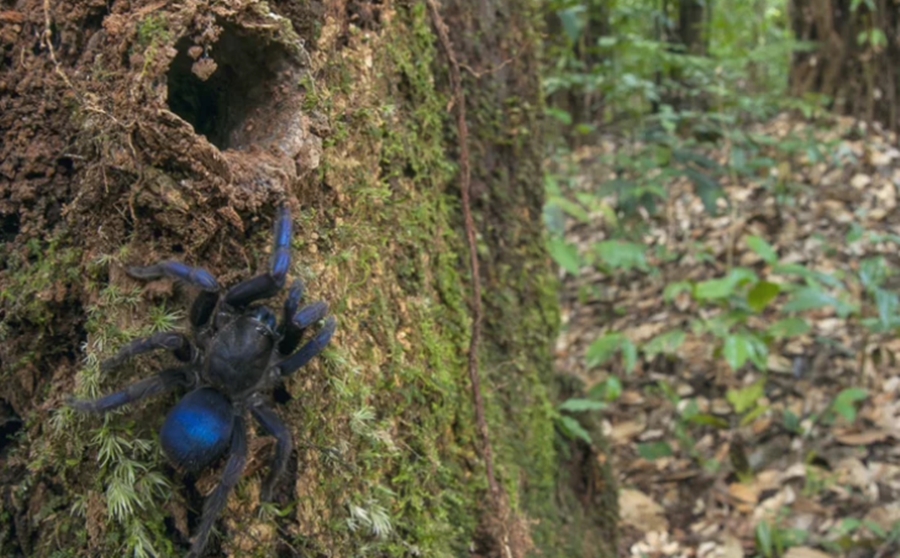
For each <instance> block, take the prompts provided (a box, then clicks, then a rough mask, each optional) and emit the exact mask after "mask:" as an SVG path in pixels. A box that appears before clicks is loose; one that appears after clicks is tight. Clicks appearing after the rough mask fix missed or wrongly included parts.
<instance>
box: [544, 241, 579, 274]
mask: <svg viewBox="0 0 900 558" xmlns="http://www.w3.org/2000/svg"><path fill="white" fill-rule="evenodd" d="M547 249H548V250H549V251H550V256H551V257H552V258H553V260H554V261H555V262H556V263H558V264H559V265H560V267H562V268H563V269H565V270H566V271H568V272H569V273H571V274H572V275H578V270H579V269H580V268H581V256H579V255H578V248H576V247H575V246H573V245H572V244H569V243H568V242H566V241H565V240H564V239H562V238H560V237H552V238H551V239H550V240H549V241H548V242H547Z"/></svg>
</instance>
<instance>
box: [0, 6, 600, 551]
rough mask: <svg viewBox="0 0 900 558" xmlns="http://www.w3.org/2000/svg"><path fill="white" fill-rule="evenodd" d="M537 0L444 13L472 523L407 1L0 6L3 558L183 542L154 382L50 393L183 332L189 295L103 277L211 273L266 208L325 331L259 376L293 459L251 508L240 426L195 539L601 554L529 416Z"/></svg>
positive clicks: (265, 229) (434, 88)
mask: <svg viewBox="0 0 900 558" xmlns="http://www.w3.org/2000/svg"><path fill="white" fill-rule="evenodd" d="M535 10H536V3H535V2H533V1H531V0H492V1H489V2H479V3H471V2H463V1H462V0H454V1H448V2H446V3H445V4H444V6H443V8H442V13H443V15H444V18H445V19H446V20H447V22H448V24H449V25H450V29H451V39H452V40H453V43H454V47H455V50H456V52H457V56H458V57H459V59H460V62H461V63H463V64H464V67H465V68H467V71H466V72H464V75H463V82H464V86H465V88H466V95H467V109H468V114H469V128H470V134H471V135H470V138H469V140H470V142H471V143H470V148H471V150H472V161H473V192H472V194H473V198H474V205H475V207H474V209H475V210H476V226H477V228H478V231H479V258H480V261H481V266H482V267H481V281H482V285H483V298H482V302H483V306H484V309H485V317H484V324H483V326H484V327H483V340H482V344H481V355H480V356H481V378H482V388H483V390H484V396H485V403H486V411H487V416H488V423H489V426H490V431H491V439H492V444H493V448H494V459H495V461H494V467H495V470H496V474H497V477H498V480H499V482H500V484H501V489H502V490H503V492H504V494H505V495H506V496H507V500H508V505H509V509H508V510H506V512H507V513H506V514H505V515H504V516H503V517H494V515H495V514H496V511H497V510H494V509H491V508H489V507H486V506H484V505H483V502H484V500H485V495H486V493H487V482H486V477H485V474H484V463H483V461H482V460H481V459H480V456H479V454H478V438H477V432H476V429H475V424H474V419H473V417H474V412H473V408H472V403H471V397H470V394H469V385H468V379H467V375H466V347H467V346H468V341H469V332H470V310H469V304H468V300H469V298H468V297H469V296H470V295H469V293H470V292H471V290H470V284H471V280H472V278H471V277H470V276H469V273H468V272H467V269H468V266H467V263H466V262H467V258H466V252H465V250H466V247H465V242H464V232H463V227H462V218H461V211H460V207H459V203H460V202H459V192H458V191H457V186H456V184H457V183H456V181H455V171H456V168H455V160H456V156H457V153H458V138H457V137H456V136H455V128H454V127H453V126H452V118H451V115H450V114H449V113H448V100H449V98H450V97H449V94H448V82H447V71H446V60H443V59H442V58H441V56H440V55H439V53H438V51H437V50H436V46H435V35H434V32H433V27H432V25H431V20H430V18H429V17H428V12H427V10H426V8H425V3H424V2H392V1H388V0H385V1H362V0H330V1H323V2H318V1H307V2H293V1H288V0H279V1H273V2H270V3H268V4H267V3H263V2H256V1H252V0H238V1H229V2H225V1H200V0H185V1H183V2H179V3H173V2H165V1H141V0H136V1H131V2H128V1H120V0H115V1H112V2H107V1H106V0H99V1H95V0H64V1H61V2H53V3H45V2H42V1H35V0H30V1H29V0H24V1H20V2H8V1H4V2H3V3H0V242H2V244H0V251H2V253H0V261H2V263H0V318H2V323H0V378H2V382H0V435H2V437H0V461H2V467H0V498H2V501H3V504H2V509H3V513H2V514H0V555H3V556H38V557H43V556H98V555H104V556H114V555H125V554H134V555H138V556H140V555H147V556H151V555H157V556H175V555H179V554H182V553H183V552H184V551H185V550H186V548H187V546H188V538H189V536H190V534H191V533H192V532H193V530H194V529H195V527H196V523H197V520H198V512H199V510H200V509H201V506H202V501H203V495H204V494H206V493H207V492H208V491H209V490H210V489H211V488H212V487H213V486H214V485H215V483H216V482H217V479H218V474H219V471H218V470H213V471H210V472H208V473H206V474H204V475H201V476H200V477H199V478H190V477H188V476H185V475H183V474H181V473H179V472H178V471H175V470H173V469H172V468H171V466H169V465H168V464H167V463H166V462H165V461H164V460H163V458H162V456H161V453H160V451H159V449H158V443H157V440H156V430H157V429H158V427H159V425H160V424H161V423H162V419H163V416H164V415H165V413H166V412H167V410H168V409H169V408H170V407H171V406H172V405H173V404H174V402H175V401H176V400H177V397H178V395H179V394H171V395H167V396H163V397H160V398H158V399H155V400H152V401H149V402H146V403H142V404H139V405H135V406H132V407H129V408H126V409H124V410H123V411H121V412H117V413H114V414H112V415H109V416H107V417H105V418H100V417H84V416H80V415H76V414H73V413H72V412H71V411H70V410H68V409H66V408H64V407H63V406H62V402H63V401H64V399H65V397H66V396H67V395H69V394H71V393H78V394H79V395H81V396H88V395H94V394H96V393H106V392H109V391H112V390H114V389H117V388H119V387H121V386H124V385H125V384H127V383H129V382H131V381H134V380H136V379H137V378H140V377H144V376H147V375H149V374H152V373H153V372H154V371H156V370H159V369H160V368H162V367H164V366H166V365H167V364H170V361H169V358H170V357H167V356H164V355H153V356H144V357H140V358H138V359H135V360H134V361H132V362H131V363H130V364H129V365H128V366H125V367H123V368H122V369H120V370H118V371H116V372H115V373H112V374H110V375H103V374H101V373H100V371H99V368H98V362H99V360H101V359H103V358H105V357H108V356H110V355H111V354H112V353H113V352H114V351H115V350H116V348H117V347H119V346H120V345H121V344H123V343H124V342H126V341H127V340H128V339H130V338H133V337H136V336H138V335H142V334H146V333H148V332H150V331H153V330H159V329H168V328H178V327H184V326H185V324H184V310H186V309H187V307H188V304H189V303H190V300H191V298H192V296H193V294H194V293H192V292H190V290H189V289H184V288H182V287H180V286H178V285H173V284H172V283H171V282H170V281H156V282H153V283H150V284H146V285H145V284H140V283H137V282H135V281H133V280H131V279H129V278H128V277H127V276H126V275H125V274H124V271H123V270H124V267H125V266H126V265H131V264H146V263H150V262H152V261H154V260H158V259H165V258H172V257H174V258H178V259H182V260H185V261H187V262H189V263H191V264H194V265H202V266H204V267H206V268H207V269H209V270H210V271H212V272H213V273H215V274H216V275H217V276H218V278H219V280H220V282H221V283H223V284H226V285H230V284H233V283H235V282H236V281H238V280H241V279H243V278H246V277H248V276H249V275H251V274H253V273H256V272H257V270H259V269H261V268H263V267H264V266H265V265H266V263H267V250H268V249H269V243H270V240H269V236H270V226H271V217H272V215H273V214H274V208H275V207H276V206H277V204H279V203H281V202H282V201H286V202H287V203H288V204H289V205H291V207H292V209H293V213H294V216H295V219H294V224H295V230H296V232H295V239H294V241H293V249H294V265H293V268H292V270H291V276H293V277H300V278H303V279H304V280H305V282H306V283H307V285H308V287H309V290H310V296H309V298H310V299H313V298H321V299H325V300H328V301H329V302H330V304H331V308H332V313H334V314H335V315H336V316H337V318H338V323H339V325H338V333H337V335H336V336H335V339H334V340H333V341H332V347H331V348H330V349H329V350H328V351H327V352H326V353H325V355H324V356H322V357H320V358H319V359H317V361H316V362H314V363H313V364H311V365H309V366H307V367H306V368H305V369H303V370H301V371H300V372H298V373H297V374H296V375H295V376H294V377H292V378H290V379H289V380H288V381H287V383H286V387H285V389H284V390H283V391H281V392H279V393H277V394H276V399H277V400H278V401H279V402H280V403H282V404H281V405H279V406H278V412H279V414H280V415H281V417H282V418H283V419H284V420H285V421H286V422H287V424H288V425H289V428H290V429H291V431H292V433H293V435H294V441H295V447H296V449H295V451H294V453H293V455H292V456H291V460H290V465H289V467H288V473H287V475H286V478H285V480H284V481H283V482H282V483H281V484H280V490H279V495H278V497H277V507H278V508H280V509H281V510H282V511H281V513H278V514H276V513H274V510H273V509H272V508H271V507H263V508H262V510H261V511H259V485H260V479H261V478H263V476H264V475H265V474H266V471H267V469H266V467H267V464H268V459H269V458H270V456H271V454H272V451H273V447H272V446H273V441H272V439H270V438H268V437H265V436H262V435H259V434H256V435H255V434H254V433H253V432H251V433H250V439H249V448H250V449H249V456H250V460H249V464H248V472H247V474H246V475H245V477H244V479H243V480H242V482H241V483H240V484H239V486H238V488H237V490H236V492H235V493H234V494H233V495H232V497H231V499H230V501H229V505H228V507H227V509H226V510H225V512H224V513H223V515H222V518H221V519H220V521H219V522H218V530H219V532H220V533H221V536H220V537H219V538H218V540H217V541H215V542H213V543H212V544H211V545H210V551H209V553H210V555H229V556H250V555H259V556H273V555H278V556H306V555H309V556H317V555H322V556H350V555H357V554H360V553H366V554H367V555H378V556H409V555H422V556H450V555H455V556H463V555H471V553H472V549H473V548H474V549H475V553H476V554H479V555H523V554H525V553H526V552H533V553H535V554H537V553H540V555H541V556H600V557H607V556H612V555H613V552H614V546H615V517H616V503H615V490H614V488H613V486H612V484H611V482H610V475H609V471H608V470H607V469H606V468H605V467H604V466H603V465H602V463H603V460H602V459H601V458H600V456H598V455H597V453H596V451H597V449H596V448H590V447H587V446H584V445H577V444H573V443H571V442H569V441H567V440H565V439H564V438H562V437H560V436H559V435H558V434H557V432H556V431H555V427H554V417H555V411H554V408H555V405H556V403H557V402H558V400H559V398H560V397H564V396H566V395H567V393H568V390H567V388H565V387H564V386H561V385H560V383H559V378H558V376H557V375H556V374H555V373H554V371H553V369H552V365H551V358H550V347H551V344H552V341H553V339H554V338H555V335H556V330H557V322H558V315H557V307H556V299H555V296H556V295H555V288H556V284H555V281H554V279H553V277H552V275H551V273H550V270H549V267H548V264H547V258H546V256H545V253H544V248H543V237H542V228H541V206H542V203H543V189H542V183H541V165H540V160H541V154H542V153H541V152H542V138H541V133H540V126H541V123H540V120H539V116H540V114H541V102H540V91H539V81H538V59H537V53H538V51H539V44H538V40H539V39H538V37H539V35H538V32H539V30H538V29H537V25H538V21H539V17H538V14H537V12H536V11H535ZM279 303H280V299H275V300H273V301H272V306H273V307H276V305H278V304H279ZM498 522H499V524H500V527H499V528H498V527H497V525H496V524H497V523H498ZM504 533H505V534H506V535H507V538H504V536H503V534H504Z"/></svg>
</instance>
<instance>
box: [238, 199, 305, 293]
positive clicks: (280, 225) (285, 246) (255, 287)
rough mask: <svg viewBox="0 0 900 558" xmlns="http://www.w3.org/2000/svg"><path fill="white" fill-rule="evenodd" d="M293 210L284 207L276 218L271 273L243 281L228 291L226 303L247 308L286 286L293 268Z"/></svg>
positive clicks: (270, 261) (270, 263)
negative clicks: (289, 272)
mask: <svg viewBox="0 0 900 558" xmlns="http://www.w3.org/2000/svg"><path fill="white" fill-rule="evenodd" d="M291 225H292V222H291V210H290V209H289V208H288V207H287V206H285V205H282V206H281V207H280V208H279V209H278V215H277V217H276V218H275V235H274V236H275V243H274V245H273V246H272V256H271V258H270V259H269V271H267V272H265V273H263V274H261V275H257V276H256V277H251V278H250V279H247V280H246V281H241V282H240V283H238V284H237V285H235V286H233V287H231V288H230V289H228V292H227V293H225V302H227V303H228V304H230V305H231V306H234V307H236V308H241V307H244V306H247V305H248V304H250V303H252V302H253V301H255V300H259V299H262V298H269V297H270V296H273V295H274V294H275V293H277V292H278V290H279V289H281V287H283V286H284V281H285V279H286V278H287V272H288V269H289V268H290V267H291V251H290V250H291Z"/></svg>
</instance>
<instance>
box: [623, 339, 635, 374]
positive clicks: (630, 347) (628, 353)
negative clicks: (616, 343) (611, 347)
mask: <svg viewBox="0 0 900 558" xmlns="http://www.w3.org/2000/svg"><path fill="white" fill-rule="evenodd" d="M636 365H637V347H635V346H634V343H632V342H631V339H628V338H622V367H623V368H624V369H625V372H627V373H628V374H631V373H632V372H634V367H635V366H636Z"/></svg>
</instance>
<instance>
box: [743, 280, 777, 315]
mask: <svg viewBox="0 0 900 558" xmlns="http://www.w3.org/2000/svg"><path fill="white" fill-rule="evenodd" d="M779 292H781V287H780V286H778V284H777V283H770V282H768V281H760V282H759V283H757V284H755V285H753V288H751V289H750V292H748V293H747V304H749V305H750V308H752V309H753V311H754V312H762V311H763V310H764V309H765V308H766V306H768V305H769V303H770V302H772V301H773V300H775V297H776V296H778V293H779Z"/></svg>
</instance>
